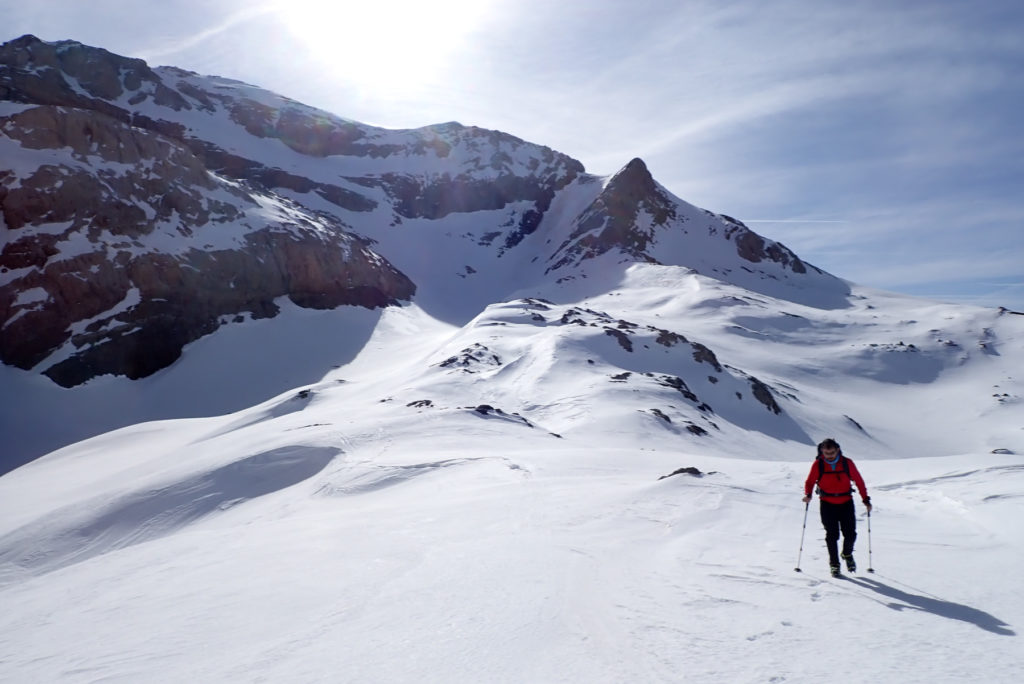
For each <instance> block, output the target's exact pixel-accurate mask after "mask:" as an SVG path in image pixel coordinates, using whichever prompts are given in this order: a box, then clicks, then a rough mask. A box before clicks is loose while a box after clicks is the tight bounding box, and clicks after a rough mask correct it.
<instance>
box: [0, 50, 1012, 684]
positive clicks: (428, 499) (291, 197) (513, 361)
mask: <svg viewBox="0 0 1024 684" xmlns="http://www.w3.org/2000/svg"><path fill="white" fill-rule="evenodd" d="M0 155H2V156H0V159H2V160H3V164H2V165H0V208H2V211H3V214H2V215H3V217H4V223H3V225H2V226H0V230H3V235H4V242H3V248H2V251H0V312H2V313H3V316H2V317H0V320H2V327H0V352H2V353H3V354H4V356H3V360H4V364H3V365H0V406H2V411H0V434H2V435H3V436H4V442H5V450H4V452H3V457H4V459H5V465H4V469H3V471H0V472H3V474H2V475H0V602H2V605H3V606H4V610H3V611H0V680H4V681H8V680H9V681H59V682H95V681H118V680H120V681H133V682H158V681H203V682H221V681H223V682H238V681H253V682H255V681H283V682H293V681H294V682H317V681H323V682H336V681H344V682H444V683H446V684H450V683H452V682H467V683H468V682H482V681H486V682H531V683H533V682H537V683H542V682H543V683H546V682H588V683H591V682H616V683H617V682H637V681H641V682H680V681H687V682H689V681H693V682H720V681H736V682H813V681H825V680H828V679H832V678H835V677H836V675H837V672H840V673H841V676H842V678H843V679H845V680H848V681H852V682H871V683H872V684H874V683H877V682H879V681H901V682H929V683H930V682H945V681H950V682H953V681H964V680H967V679H979V680H983V681H991V682H1011V681H1015V680H1016V678H1017V677H1018V676H1019V671H1020V668H1021V667H1022V666H1024V660H1022V658H1021V655H1020V653H1019V651H1020V649H1019V648H1018V647H1016V646H1014V644H1015V643H1017V642H1016V639H1017V638H1019V632H1020V629H1021V625H1022V624H1024V600H1022V598H1021V596H1020V592H1018V591H1016V589H1015V585H1013V583H1012V582H1009V581H1007V569H1008V568H1013V567H1016V565H1017V564H1019V558H1020V557H1021V553H1022V550H1024V535H1022V533H1021V528H1020V526H1019V525H1013V524H1012V521H1014V520H1016V519H1018V518H1019V517H1020V513H1021V501H1022V500H1024V498H1022V497H1024V479H1022V477H1024V462H1022V460H1021V456H1020V454H1021V453H1022V452H1024V401H1022V397H1024V382H1022V379H1021V376H1020V369H1021V368H1022V367H1024V316H1021V315H1017V314H1014V313H1012V312H1008V311H1005V310H995V309H985V308H979V307H969V306H961V305H953V304H946V303H941V302H931V301H926V300H921V299H916V298H910V297H903V296H898V295H894V294H891V293H886V292H880V291H877V290H871V289H869V288H865V287H863V286H860V285H857V284H854V283H850V282H847V281H844V280H842V279H840V278H838V277H836V276H833V275H831V274H828V273H824V272H822V271H820V270H818V269H816V268H815V267H813V266H812V265H810V264H806V263H805V262H803V261H802V260H801V259H799V257H797V256H796V255H795V254H793V253H792V252H790V251H789V250H788V249H786V248H785V247H784V246H782V245H780V244H778V243H775V242H773V241H771V240H770V239H768V238H765V237H762V236H760V235H757V234H756V233H754V232H753V231H750V230H749V229H748V228H746V227H745V226H743V225H742V223H740V222H738V221H736V220H734V219H731V218H729V217H728V216H725V215H720V214H715V213H712V212H709V211H706V210H703V209H700V208H697V207H694V206H692V205H690V204H688V203H686V202H685V201H683V200H680V199H679V198H677V197H675V196H674V195H673V194H672V193H671V192H670V191H669V190H668V189H666V188H664V187H663V186H661V185H660V184H658V183H657V181H655V180H654V179H653V178H652V177H651V174H650V173H649V171H648V169H647V168H646V166H645V165H644V163H643V162H642V161H641V160H633V161H631V162H629V163H627V164H626V165H625V166H623V168H622V169H621V170H620V171H619V172H617V173H616V174H612V175H611V176H608V177H597V176H593V175H590V174H588V173H586V171H585V170H584V169H583V168H582V166H581V165H579V164H578V162H575V161H574V160H572V159H570V158H568V157H566V156H565V155H561V154H559V153H557V152H554V151H552V150H549V149H547V148H543V147H541V146H538V145H532V144H530V143H526V142H524V141H521V140H518V139H516V138H514V137H513V136H509V135H507V134H504V133H499V132H493V131H486V130H484V129H479V128H472V127H464V126H461V125H458V124H442V125H439V126H430V127H426V128H423V129H417V130H414V131H384V130H381V129H375V128H373V127H370V126H365V125H363V124H359V123H356V122H352V121H348V120H346V119H343V118H341V117H337V116H334V115H331V114H327V113H324V112H318V111H316V110H313V109H311V108H308V107H305V106H303V105H300V104H298V103H294V102H292V101H290V100H287V98H282V97H280V96H277V95H274V94H271V93H267V92H266V91H263V90H261V89H259V88H256V87H254V86H248V85H245V84H241V83H238V82H236V81H230V80H228V79H223V78H219V77H205V76H199V75H197V74H192V73H191V72H185V71H182V70H180V69H175V68H172V67H159V68H156V69H150V68H149V67H148V66H147V65H145V63H143V62H141V61H140V60H131V59H127V58H123V57H118V56H116V55H111V54H110V53H107V52H105V51H102V50H98V49H96V48H89V47H87V46H82V45H80V44H78V43H73V42H62V43H56V44H52V43H45V42H43V41H39V40H38V39H34V38H32V37H25V38H22V39H19V40H18V41H12V42H11V43H8V44H5V45H4V46H2V47H0ZM136 335H143V337H142V338H139V337H135V336H136ZM157 352H159V353H157ZM12 360H15V361H17V363H12ZM54 368H56V369H57V370H52V371H51V369H54ZM55 380H62V381H63V385H62V384H58V382H55ZM826 436H833V437H835V438H837V439H838V440H839V441H840V442H841V444H842V445H843V449H844V452H845V453H846V454H847V455H848V456H849V457H850V458H852V459H854V460H855V461H856V463H857V465H858V467H859V468H860V470H861V472H862V473H864V476H865V478H866V480H867V485H868V488H869V493H870V495H871V496H872V501H873V504H874V507H875V508H874V512H873V515H872V516H871V517H866V516H864V515H863V508H862V507H861V506H860V505H859V503H858V512H859V518H858V529H859V538H858V543H857V549H856V555H857V558H858V561H859V565H860V566H861V573H860V574H859V575H851V576H849V577H846V578H844V579H838V580H835V579H831V578H829V577H828V575H827V572H826V568H825V565H826V556H825V550H824V546H823V543H822V533H821V530H820V525H819V523H818V521H817V510H816V504H813V505H812V506H810V507H807V508H805V507H804V506H803V505H802V504H801V503H800V498H801V496H802V495H803V484H804V480H805V478H806V476H807V474H808V469H809V467H810V466H811V463H812V458H813V455H814V445H815V444H816V443H817V442H818V441H819V440H821V439H822V438H823V437H826ZM25 461H30V462H28V463H24V462H25ZM16 466H20V467H16ZM4 471H6V472H4ZM872 526H873V529H872ZM794 566H796V567H799V568H800V570H801V572H794ZM867 568H872V569H874V570H875V572H874V573H868V572H867ZM826 635H827V636H829V637H832V636H834V637H835V638H842V640H843V644H842V649H841V655H839V656H836V657H832V655H831V653H832V651H831V646H832V644H831V642H829V641H828V640H827V639H825V638H824V636H826Z"/></svg>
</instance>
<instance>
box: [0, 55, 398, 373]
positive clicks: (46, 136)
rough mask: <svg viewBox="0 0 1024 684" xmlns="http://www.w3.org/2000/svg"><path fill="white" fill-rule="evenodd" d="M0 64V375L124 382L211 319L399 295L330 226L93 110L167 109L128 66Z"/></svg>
mask: <svg viewBox="0 0 1024 684" xmlns="http://www.w3.org/2000/svg"><path fill="white" fill-rule="evenodd" d="M0 60H2V61H0V65H2V69H0V74H2V75H3V85H2V86H0V92H2V93H3V94H4V96H5V97H6V99H7V100H8V102H7V103H0V107H2V108H0V152H2V157H0V158H2V159H3V160H4V163H3V166H2V168H0V217H2V221H3V225H2V231H3V243H2V250H0V321H3V326H2V328H0V358H2V360H3V361H4V363H7V364H11V365H14V366H17V367H20V368H25V369H32V368H36V367H37V366H41V368H40V370H42V371H43V372H44V373H45V374H46V375H48V376H49V377H50V378H52V379H53V380H54V381H56V382H57V383H59V384H61V385H64V386H73V385H77V384H80V383H82V382H85V381H87V380H89V379H90V378H92V377H95V376H96V375H101V374H104V373H113V374H118V375H126V376H128V377H130V378H138V377H143V376H146V375H148V374H151V373H153V372H155V371H156V370H159V369H160V368H163V367H165V366H167V365H169V364H170V363H172V362H173V361H174V360H175V359H177V358H178V356H179V355H180V353H181V349H182V347H183V346H184V345H185V344H187V343H189V342H191V341H193V340H195V339H198V338H199V337H201V336H202V335H205V334H208V333H210V332H213V331H214V330H216V329H217V328H218V327H219V326H220V325H222V324H224V323H227V322H229V321H232V320H237V319H239V318H240V317H242V316H244V315H250V316H253V317H262V316H272V315H274V314H275V313H276V311H277V306H276V304H275V303H274V300H275V299H277V298H278V297H289V298H290V299H291V300H292V301H294V302H295V303H297V304H299V305H300V306H305V307H314V308H327V307H335V306H339V305H342V304H349V305H358V306H366V307H379V306H387V305H389V304H393V303H396V302H398V301H399V300H408V299H409V298H411V297H412V295H413V293H414V292H415V286H414V285H413V283H412V282H411V281H410V280H409V279H408V278H407V277H405V276H404V275H403V274H401V273H400V272H398V271H397V270H396V269H395V268H393V267H392V266H390V265H389V264H388V263H387V261H386V260H385V259H383V258H382V257H381V256H380V255H377V254H375V253H374V252H373V251H372V250H371V248H370V246H369V244H368V243H367V242H366V241H365V240H363V239H360V238H358V237H356V236H354V235H352V234H350V233H348V232H347V231H346V230H344V227H343V226H342V225H341V224H340V222H338V221H337V220H334V219H332V218H331V217H327V216H322V215H315V214H313V213H311V212H309V211H308V210H305V209H304V208H302V207H301V206H299V205H297V204H295V203H293V202H289V201H287V200H285V199H283V198H281V197H278V196H275V195H273V194H272V193H268V192H266V191H265V190H263V189H261V188H260V187H259V186H258V185H256V184H250V183H245V182H239V181H237V180H233V179H228V178H225V177H223V176H219V175H218V174H216V173H214V172H212V171H211V170H210V169H209V168H208V167H207V165H206V162H205V159H203V158H202V157H201V156H198V155H197V154H196V153H195V151H194V150H193V148H192V147H190V146H189V145H188V144H187V143H186V141H184V140H182V139H180V138H178V137H175V136H173V135H167V134H165V133H164V132H162V131H161V130H160V129H161V127H160V126H151V127H148V128H147V127H138V126H133V125H132V124H131V122H132V120H133V117H132V116H130V115H129V113H127V111H126V110H123V109H121V108H120V107H117V106H115V105H111V104H110V102H109V101H108V100H107V99H104V98H109V99H113V100H117V99H118V98H123V97H124V96H125V94H126V93H127V92H130V91H131V90H132V88H133V87H134V89H135V90H136V91H138V90H139V89H140V88H141V87H142V84H144V83H149V84H151V85H153V88H152V93H153V94H154V97H156V98H157V99H160V100H161V101H164V102H167V103H169V104H170V105H172V106H173V105H178V106H180V105H181V104H182V99H181V98H180V97H175V95H174V91H170V90H169V89H166V88H165V87H163V86H162V84H160V83H159V81H158V80H157V79H155V78H154V76H153V73H152V72H151V71H150V70H149V69H148V67H146V66H145V64H144V63H142V62H140V61H138V60H125V59H123V58H119V57H116V56H114V55H110V54H109V53H106V52H104V51H102V50H93V49H90V48H85V47H83V46H79V45H77V44H71V45H68V46H65V47H64V48H62V47H61V46H59V45H58V46H54V45H48V44H45V43H40V42H38V41H32V40H28V39H22V40H20V41H17V42H16V43H14V44H7V45H5V46H3V48H2V49H0ZM69 77H72V78H70V79H69ZM72 83H74V84H77V85H76V86H75V87H73V86H72ZM154 84H155V85H154Z"/></svg>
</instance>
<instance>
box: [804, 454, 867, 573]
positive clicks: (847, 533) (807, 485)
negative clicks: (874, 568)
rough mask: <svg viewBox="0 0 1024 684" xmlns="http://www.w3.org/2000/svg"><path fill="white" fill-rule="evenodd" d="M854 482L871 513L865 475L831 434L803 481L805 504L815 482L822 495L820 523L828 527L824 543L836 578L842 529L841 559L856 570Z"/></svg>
mask: <svg viewBox="0 0 1024 684" xmlns="http://www.w3.org/2000/svg"><path fill="white" fill-rule="evenodd" d="M853 483H856V484H857V490H858V491H859V492H860V498H861V501H863V502H864V507H865V508H866V509H867V511H868V515H870V514H871V497H870V496H868V490H867V487H866V486H865V485H864V478H863V477H861V475H860V471H858V470H857V466H855V465H854V464H853V461H851V460H850V459H848V458H847V457H846V456H843V450H842V449H841V448H840V447H839V443H838V442H836V440H834V439H832V438H831V437H829V438H828V439H826V440H824V441H822V443H821V444H819V445H818V457H817V458H815V459H814V464H813V465H812V466H811V472H810V473H808V475H807V481H806V482H804V498H803V502H804V503H810V501H811V492H812V491H813V489H814V485H818V495H819V496H820V497H821V524H822V525H824V527H825V545H826V546H827V547H828V564H829V569H830V570H831V571H832V576H833V577H838V576H839V549H838V542H839V532H840V531H842V533H843V553H842V558H843V560H844V561H846V569H847V570H849V571H850V572H856V571H857V564H856V563H855V562H854V560H853V542H854V541H855V540H856V539H857V517H856V511H855V510H854V508H853Z"/></svg>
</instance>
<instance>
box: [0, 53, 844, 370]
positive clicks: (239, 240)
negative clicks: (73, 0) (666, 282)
mask: <svg viewBox="0 0 1024 684" xmlns="http://www.w3.org/2000/svg"><path fill="white" fill-rule="evenodd" d="M0 160H2V161H0V219H2V225H0V231H2V233H0V235H2V238H0V360H2V361H3V362H4V363H6V364H10V365H14V366H17V367H20V368H24V369H34V370H38V371H40V372H43V373H45V374H46V375H48V376H49V377H50V378H52V379H53V380H54V381H56V382H58V383H59V384H61V385H64V386H74V385H77V384H80V383H83V382H86V381H88V380H89V379H90V378H93V377H96V376H97V375H101V374H104V373H113V374H119V375H125V376H128V377H130V378H137V377H144V376H146V375H148V374H150V373H153V372H154V371H156V370H159V369H160V368H163V367H165V366H167V365H168V364H170V363H172V362H173V361H174V360H175V359H176V358H178V356H179V355H180V353H181V349H182V347H183V346H184V345H185V344H187V343H189V342H191V341H193V340H195V339H198V338H199V337H201V336H203V335H206V334H209V333H211V332H213V331H215V330H216V329H217V328H218V327H220V326H221V325H225V324H230V323H231V322H233V321H236V320H239V319H243V318H245V317H247V316H253V317H264V316H273V315H275V313H276V311H277V306H276V305H275V303H274V301H275V299H277V298H279V297H288V298H290V299H291V300H292V301H293V302H295V303H297V304H299V305H301V306H305V307H318V308H328V307H336V306H339V305H357V306H365V307H381V306H387V305H390V304H394V303H397V302H399V301H402V300H409V299H410V298H412V297H413V296H414V294H415V293H416V291H417V287H422V286H423V283H422V282H418V283H415V284H414V283H413V282H412V280H411V279H410V277H409V276H407V275H405V274H404V273H402V272H401V271H400V270H399V269H398V268H397V267H396V266H393V265H392V263H391V262H390V261H389V259H390V260H392V261H394V259H395V258H396V257H397V255H399V254H405V255H409V254H421V255H422V254H427V253H431V252H432V253H433V254H435V255H436V254H437V253H438V251H439V250H454V247H453V245H454V243H453V242H452V240H454V239H455V238H452V236H453V235H454V236H456V237H462V238H464V239H465V241H470V242H472V243H473V246H474V249H475V250H476V251H475V252H474V254H475V255H476V257H474V258H476V259H477V261H475V262H473V263H463V264H461V265H460V268H461V269H462V272H460V273H458V274H455V275H456V276H457V277H458V278H466V277H468V276H470V275H473V276H474V277H476V278H477V279H478V280H479V279H480V278H483V277H484V274H485V273H486V272H487V271H488V270H489V264H496V263H498V261H496V260H499V261H500V260H501V259H502V258H503V257H505V255H507V254H509V253H510V252H513V251H515V252H516V254H518V255H519V257H520V258H519V261H518V262H517V263H522V264H532V263H534V262H536V263H538V264H541V265H543V266H542V267H541V268H539V269H538V271H537V272H538V274H540V276H543V275H544V274H545V273H550V272H553V271H558V275H560V276H561V275H562V274H564V273H565V271H567V270H571V269H573V268H575V267H577V266H580V265H581V264H583V263H585V262H586V261H587V260H589V259H592V258H594V257H597V256H601V255H604V254H608V253H612V254H618V255H621V258H622V259H626V260H634V261H648V262H658V263H666V264H673V265H690V266H694V267H697V266H696V265H695V264H698V263H699V265H700V268H701V270H703V271H705V272H707V271H710V270H714V269H713V268H711V267H710V266H707V264H714V263H720V262H721V261H722V260H723V259H724V260H725V261H726V262H729V261H730V260H732V261H736V262H738V263H739V264H740V266H742V269H746V271H747V272H749V273H750V274H756V276H757V277H758V278H761V279H774V280H785V279H788V278H799V277H810V276H815V277H818V276H822V277H823V276H824V275H825V274H821V272H820V271H817V269H813V267H811V269H808V268H807V267H806V266H805V265H804V264H803V263H802V262H801V261H800V260H799V259H798V258H797V257H796V256H795V255H793V254H792V253H791V252H789V250H787V249H785V248H784V247H783V246H781V245H778V244H777V243H773V242H771V241H768V240H765V239H763V238H761V237H760V236H758V235H756V234H755V233H753V232H751V231H749V229H747V228H746V227H745V226H743V225H742V224H740V223H738V222H736V221H734V220H732V219H729V218H728V217H721V216H717V215H714V214H711V213H710V212H705V211H703V210H698V209H696V208H695V207H692V206H690V205H686V204H685V203H682V202H681V201H680V200H678V199H677V198H675V197H673V196H671V195H670V194H669V193H668V192H667V191H665V190H664V189H663V188H662V187H661V186H659V185H658V184H657V183H656V182H655V181H654V179H653V178H652V177H651V175H650V173H649V171H648V170H647V168H646V166H645V165H644V164H643V162H642V161H640V160H638V159H637V160H634V161H633V162H630V164H628V165H627V166H626V167H625V168H624V169H623V170H622V171H621V172H620V173H618V174H616V175H615V176H614V177H613V178H611V179H610V180H608V182H606V183H603V184H602V183H600V182H599V179H597V178H595V177H593V176H588V175H587V174H586V173H585V171H584V169H583V166H582V165H581V164H580V163H579V162H577V161H576V160H573V159H571V158H570V157H567V156H565V155H563V154H560V153H558V152H555V151H553V150H551V149H549V148H546V147H542V146H539V145H534V144H531V143H527V142H525V141H522V140H520V139H518V138H515V137H514V136H511V135H508V134H505V133H500V132H497V131H488V130H484V129H480V128H475V127H467V126H462V125H460V124H457V123H448V124H440V125H436V126H429V127H425V128H420V129H414V130H404V131H391V130H384V129H379V128H375V127H372V126H366V125H363V124H359V123H356V122H352V121H348V120H345V119H341V118H339V117H337V116H334V115H331V114H328V113H326V112H322V111H319V110H315V109H313V108H310V107H307V106H304V105H302V104H300V103H297V102H294V101H292V100H288V99H287V98H283V97H280V96H278V95H275V94H273V93H269V92H267V91H264V90H261V89H259V88H256V87H253V86H249V85H246V84H244V83H240V82H237V81H231V80H227V79H222V78H217V77H206V76H199V75H198V74H194V73H192V72H188V71H183V70H181V69H176V68H173V67H158V68H155V69H154V68H150V67H149V66H148V65H147V64H146V63H145V62H143V61H142V60H138V59H130V58H125V57H121V56H118V55H114V54H111V53H109V52H107V51H105V50H102V49H97V48H92V47H88V46H84V45H81V44H79V43H75V42H71V41H62V42H57V43H47V42H43V41H40V40H38V39H37V38H34V37H32V36H25V37H22V38H19V39H17V40H15V41H11V42H9V43H6V44H4V45H2V46H0ZM566 197H570V198H575V199H573V201H572V202H570V204H573V205H574V206H575V205H578V206H580V207H583V209H582V211H578V212H572V213H571V214H569V215H565V214H564V212H554V211H552V207H553V205H554V204H555V203H556V200H558V198H566ZM579 198H583V199H584V200H585V201H580V199H579ZM467 217H472V218H471V219H470V220H468V221H467ZM698 224H699V225H698ZM410 226H414V227H415V228H411V227H410ZM537 233H542V235H537V236H536V237H535V238H534V239H531V240H528V238H531V236H535V234H537ZM691 233H693V234H697V233H699V234H700V235H699V236H698V237H699V238H700V239H696V237H693V236H691V238H693V239H690V238H688V240H689V241H688V242H684V243H679V242H678V240H679V236H682V235H684V234H686V235H689V234H691ZM677 243H678V244H677ZM455 247H458V248H459V249H461V246H459V245H455ZM524 250H526V251H530V253H529V254H524ZM694 255H699V258H698V257H695V256H694ZM405 258H406V263H408V262H409V261H410V257H408V256H406V257H405ZM691 259H695V261H694V262H693V263H690V261H689V260H691ZM441 261H443V260H441ZM506 261H508V259H506ZM403 268H405V266H403ZM499 270H500V269H499ZM729 270H730V269H724V270H722V271H721V272H722V273H728V272H729ZM736 270H740V269H736ZM503 272H511V271H509V270H508V269H506V271H503ZM418 273H419V275H418V277H422V274H423V273H424V271H422V270H421V271H419V272H418ZM449 275H450V274H449ZM497 278H499V276H497V275H495V276H493V277H492V279H497ZM828 278H829V283H827V284H829V286H831V285H832V284H834V283H837V282H838V281H836V280H835V279H832V278H831V277H828ZM452 282H457V281H452ZM821 284H822V283H821V282H818V281H816V282H815V286H820V285H821ZM445 287H446V288H450V287H451V285H450V284H448V285H446V286H445Z"/></svg>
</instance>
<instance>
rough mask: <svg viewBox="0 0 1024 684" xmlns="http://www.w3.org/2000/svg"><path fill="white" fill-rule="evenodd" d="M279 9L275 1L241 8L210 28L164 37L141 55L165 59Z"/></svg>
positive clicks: (145, 57) (143, 57) (142, 56)
mask: <svg viewBox="0 0 1024 684" xmlns="http://www.w3.org/2000/svg"><path fill="white" fill-rule="evenodd" d="M279 10H280V8H279V6H278V5H276V4H274V3H264V4H258V5H256V6H255V7H248V8H245V9H241V10H238V11H235V12H233V13H231V14H229V15H228V16H226V17H224V18H223V19H221V20H220V21H219V22H218V23H217V24H215V25H214V26H210V27H209V28H205V29H203V30H201V31H199V32H196V33H189V34H188V35H186V36H184V37H174V38H170V39H163V40H161V41H160V43H159V44H158V45H154V46H152V47H149V48H144V49H143V50H142V52H141V53H140V54H139V56H140V57H141V58H142V59H145V60H146V61H152V60H158V59H164V58H165V57H168V56H171V55H176V54H178V53H181V52H184V51H185V50H189V49H192V48H194V47H196V46H198V45H202V44H203V43H205V42H207V41H209V40H211V39H213V38H216V37H218V36H220V35H222V34H225V33H227V32H229V31H231V30H233V29H235V28H237V27H238V26H239V25H241V24H244V23H246V22H249V21H252V20H253V19H258V18H260V17H263V16H266V15H268V14H273V13H275V12H278V11H279Z"/></svg>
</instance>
